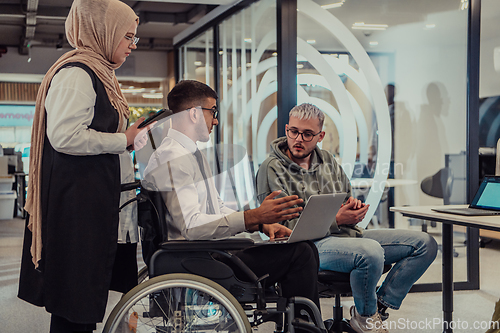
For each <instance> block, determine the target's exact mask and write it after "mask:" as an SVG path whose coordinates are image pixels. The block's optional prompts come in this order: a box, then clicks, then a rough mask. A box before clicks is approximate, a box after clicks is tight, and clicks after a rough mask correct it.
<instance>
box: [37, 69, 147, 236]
mask: <svg viewBox="0 0 500 333" xmlns="http://www.w3.org/2000/svg"><path fill="white" fill-rule="evenodd" d="M96 98H97V95H96V93H95V91H94V87H93V86H92V80H91V78H90V76H89V75H88V73H87V72H86V71H85V70H83V69H81V68H79V67H70V68H63V69H61V70H60V71H59V72H58V73H57V74H56V75H55V76H54V77H53V78H52V82H51V83H50V88H49V91H48V92H47V97H46V98H45V110H46V112H47V119H46V123H47V137H48V139H49V141H50V144H51V145H52V147H53V148H54V149H55V150H56V151H57V152H60V153H64V154H68V155H79V156H83V155H98V154H120V155H121V156H120V170H121V171H120V173H121V182H122V183H128V182H133V181H134V173H133V172H134V170H133V165H132V160H131V157H130V154H129V153H128V152H127V150H126V148H127V147H126V146H127V138H126V136H125V134H123V133H104V132H98V131H96V130H93V129H91V128H88V126H89V125H90V124H91V123H92V119H93V118H94V105H95V102H96ZM123 123H124V126H126V122H125V121H124V122H123ZM123 130H124V129H123ZM133 195H135V194H134V192H133V191H129V192H126V193H121V198H120V202H125V201H127V200H128V199H130V198H131V197H132V196H133ZM127 234H128V240H129V241H130V242H132V243H136V242H138V241H139V235H138V230H137V204H136V203H134V204H132V205H129V206H127V207H125V208H124V210H123V211H122V212H121V213H120V226H119V234H118V242H119V243H125V242H126V240H127Z"/></svg>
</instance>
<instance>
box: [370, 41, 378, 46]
mask: <svg viewBox="0 0 500 333" xmlns="http://www.w3.org/2000/svg"><path fill="white" fill-rule="evenodd" d="M377 45H378V42H377V41H371V42H370V46H377Z"/></svg>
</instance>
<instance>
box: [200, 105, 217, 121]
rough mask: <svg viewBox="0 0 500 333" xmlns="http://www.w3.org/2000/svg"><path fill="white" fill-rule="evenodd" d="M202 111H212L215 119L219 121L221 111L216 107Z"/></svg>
mask: <svg viewBox="0 0 500 333" xmlns="http://www.w3.org/2000/svg"><path fill="white" fill-rule="evenodd" d="M201 109H202V110H207V111H211V112H212V117H213V118H214V119H217V116H218V115H219V110H217V108H216V107H213V108H211V109H208V108H201Z"/></svg>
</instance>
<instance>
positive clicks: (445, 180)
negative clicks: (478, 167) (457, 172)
mask: <svg viewBox="0 0 500 333" xmlns="http://www.w3.org/2000/svg"><path fill="white" fill-rule="evenodd" d="M452 187H453V172H452V171H451V169H450V168H442V169H441V170H439V171H438V172H436V173H435V174H434V175H432V176H429V177H426V178H425V179H424V180H422V182H421V183H420V188H421V189H422V192H424V193H425V194H427V195H430V196H432V197H435V198H442V199H444V201H445V204H446V203H447V201H449V198H450V196H451V190H452Z"/></svg>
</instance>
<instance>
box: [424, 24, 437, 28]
mask: <svg viewBox="0 0 500 333" xmlns="http://www.w3.org/2000/svg"><path fill="white" fill-rule="evenodd" d="M435 27H436V25H435V24H434V23H429V24H426V25H425V29H434V28H435Z"/></svg>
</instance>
